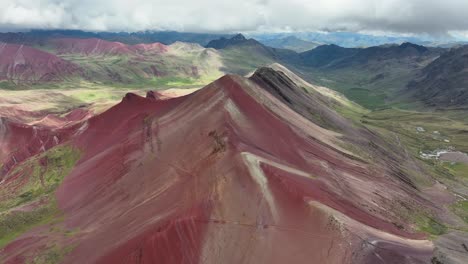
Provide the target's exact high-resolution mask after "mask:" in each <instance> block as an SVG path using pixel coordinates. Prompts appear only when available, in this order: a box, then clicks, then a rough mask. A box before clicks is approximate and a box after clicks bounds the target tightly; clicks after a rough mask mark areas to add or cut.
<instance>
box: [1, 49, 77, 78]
mask: <svg viewBox="0 0 468 264" xmlns="http://www.w3.org/2000/svg"><path fill="white" fill-rule="evenodd" d="M80 72H81V70H80V68H79V67H78V66H77V65H75V64H73V63H71V62H68V61H65V60H63V59H61V58H59V57H57V56H55V55H53V54H50V53H47V52H44V51H40V50H37V49H34V48H31V47H27V46H23V45H15V44H6V43H0V81H1V80H8V81H13V82H15V83H21V82H39V81H60V80H64V79H66V78H69V77H72V76H74V75H78V74H80Z"/></svg>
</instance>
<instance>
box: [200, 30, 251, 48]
mask: <svg viewBox="0 0 468 264" xmlns="http://www.w3.org/2000/svg"><path fill="white" fill-rule="evenodd" d="M244 43H257V41H256V40H254V39H247V38H246V37H245V36H244V35H242V34H240V33H239V34H237V35H235V36H233V37H232V38H225V37H222V38H220V39H215V40H212V41H210V42H209V43H208V44H207V45H206V47H207V48H214V49H224V48H226V47H229V46H234V45H239V44H244Z"/></svg>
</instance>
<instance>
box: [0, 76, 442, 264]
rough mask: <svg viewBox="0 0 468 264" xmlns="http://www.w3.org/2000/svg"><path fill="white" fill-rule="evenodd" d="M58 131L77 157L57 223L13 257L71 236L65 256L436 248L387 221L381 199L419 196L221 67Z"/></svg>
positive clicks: (145, 257)
mask: <svg viewBox="0 0 468 264" xmlns="http://www.w3.org/2000/svg"><path fill="white" fill-rule="evenodd" d="M282 78H284V77H282ZM262 85H267V84H266V82H263V83H262ZM84 124H86V125H84ZM65 130H66V131H72V133H67V134H68V135H70V143H71V144H73V145H74V146H76V147H77V148H79V149H80V150H81V152H82V155H81V158H80V160H79V162H78V163H77V164H76V166H75V167H74V169H73V170H72V172H71V174H70V175H68V176H67V177H66V178H65V180H64V182H63V183H62V184H61V185H60V187H59V189H58V190H57V192H56V197H57V201H58V204H59V208H60V209H61V211H62V212H63V215H64V217H63V219H64V220H63V222H62V223H58V224H56V225H55V226H54V228H51V227H50V226H42V227H37V228H34V229H32V230H30V231H29V232H27V233H25V234H23V235H22V236H20V237H19V238H18V239H16V240H15V241H14V242H12V243H10V244H9V245H8V246H6V247H5V248H4V250H3V251H2V252H1V254H2V257H3V259H4V260H5V261H6V262H7V263H22V262H25V261H27V260H28V259H30V258H32V257H34V255H35V254H39V253H37V252H41V250H44V249H45V248H48V247H50V245H67V246H70V248H71V249H70V251H69V253H68V254H66V256H64V258H63V259H62V260H61V261H63V262H64V263H377V262H379V261H383V262H385V263H427V262H428V261H429V259H430V257H431V255H432V251H433V246H432V242H430V241H429V240H426V239H425V238H424V236H422V235H420V234H413V233H409V232H407V231H404V230H403V229H401V228H397V227H396V226H395V225H393V224H392V223H391V222H390V221H393V220H395V217H397V216H395V214H393V213H392V205H391V204H389V203H388V201H392V200H396V199H401V200H405V199H408V200H411V201H413V202H414V203H416V204H417V206H424V205H425V204H424V201H422V200H419V199H418V198H417V195H415V194H414V193H411V192H410V190H408V189H407V188H406V185H404V183H403V182H401V181H399V180H398V179H395V178H394V177H392V176H391V175H390V171H391V170H390V169H389V168H387V167H385V166H383V165H381V164H369V163H366V162H363V161H360V160H359V159H358V158H356V157H353V156H352V155H351V154H350V153H347V151H346V150H344V149H342V148H341V147H340V145H342V142H341V141H342V138H341V135H340V134H338V133H335V132H332V131H329V130H326V129H325V128H322V127H320V126H318V125H316V124H314V123H312V122H310V121H309V120H307V119H306V118H305V117H304V116H302V115H300V114H298V113H296V112H294V111H293V110H292V109H291V108H289V107H288V106H287V105H286V104H284V103H283V102H282V101H281V100H280V99H278V98H277V97H276V96H275V95H272V94H270V93H269V92H268V89H265V88H262V87H261V86H259V85H257V84H256V83H255V82H253V81H251V80H249V79H245V78H242V77H239V76H225V77H223V78H221V79H219V80H217V81H216V82H214V83H212V84H210V85H208V86H207V87H205V88H204V89H202V90H200V91H198V92H195V93H193V94H190V95H187V96H184V97H179V98H174V99H167V100H158V99H157V98H156V97H154V96H153V97H151V98H142V97H139V96H137V95H133V94H128V95H127V96H125V98H124V99H123V100H122V102H121V103H119V104H118V105H116V106H114V107H113V108H111V109H109V110H108V111H106V112H104V113H103V114H101V115H98V116H95V117H93V118H91V119H89V120H88V121H86V123H82V124H76V125H74V126H71V127H65V128H62V129H60V128H59V129H58V130H57V132H61V131H65ZM0 188H1V186H0ZM57 229H58V230H62V229H64V230H74V231H73V232H72V231H70V232H72V234H73V235H63V234H61V233H60V232H56V231H54V230H57ZM34 252H36V253H34ZM31 255H32V257H31Z"/></svg>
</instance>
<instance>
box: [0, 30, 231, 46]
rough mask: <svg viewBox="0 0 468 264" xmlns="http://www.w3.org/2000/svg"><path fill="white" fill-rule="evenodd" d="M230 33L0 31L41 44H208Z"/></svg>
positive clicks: (3, 37)
mask: <svg viewBox="0 0 468 264" xmlns="http://www.w3.org/2000/svg"><path fill="white" fill-rule="evenodd" d="M230 36H232V35H230V34H208V33H185V32H176V31H141V32H131V33H128V32H86V31H81V30H31V31H29V32H17V33H16V32H15V33H0V41H2V42H8V43H18V44H32V43H34V44H41V43H43V42H44V41H47V39H50V38H99V39H103V40H108V41H118V42H122V43H125V44H140V43H154V42H159V43H163V44H166V45H170V44H172V43H174V42H178V41H180V42H190V43H198V44H200V45H206V44H207V43H208V42H210V41H211V40H213V39H218V38H220V37H230Z"/></svg>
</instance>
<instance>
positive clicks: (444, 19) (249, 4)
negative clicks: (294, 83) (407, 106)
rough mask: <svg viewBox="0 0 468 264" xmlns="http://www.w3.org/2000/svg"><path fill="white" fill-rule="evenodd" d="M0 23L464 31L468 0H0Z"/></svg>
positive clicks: (14, 26)
mask: <svg viewBox="0 0 468 264" xmlns="http://www.w3.org/2000/svg"><path fill="white" fill-rule="evenodd" d="M0 7H1V8H0V29H1V30H3V31H5V30H10V31H19V30H27V29H81V30H87V31H143V30H176V31H185V32H217V33H221V32H225V33H232V32H283V31H350V32H363V31H364V32H379V33H380V34H382V32H383V33H384V34H385V33H393V34H394V33H397V34H430V35H433V36H447V35H449V34H450V35H453V36H459V37H468V18H467V14H468V0H443V1H440V0H439V1H435V0H235V1H232V0H131V1H130V0H127V1H124V0H0Z"/></svg>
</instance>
